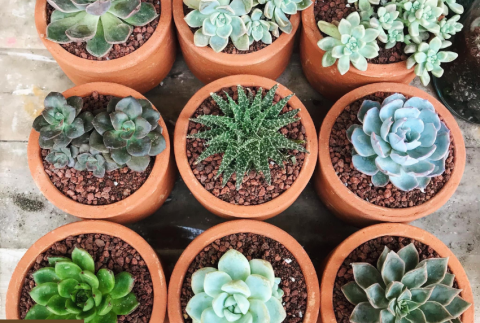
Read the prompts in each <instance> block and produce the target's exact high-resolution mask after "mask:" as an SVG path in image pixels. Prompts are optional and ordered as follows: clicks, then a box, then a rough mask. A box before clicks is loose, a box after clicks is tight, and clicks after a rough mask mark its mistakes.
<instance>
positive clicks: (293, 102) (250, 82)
mask: <svg viewBox="0 0 480 323" xmlns="http://www.w3.org/2000/svg"><path fill="white" fill-rule="evenodd" d="M238 84H241V85H243V86H261V87H263V88H266V89H270V88H271V87H273V86H274V85H275V84H278V85H279V86H278V89H277V92H276V93H277V94H279V95H280V96H281V97H286V96H287V95H289V94H292V92H291V91H290V90H289V89H287V88H286V87H285V86H283V85H282V84H280V83H278V82H276V81H273V80H270V79H267V78H264V77H261V76H255V75H232V76H228V77H225V78H221V79H219V80H216V81H214V82H212V83H209V84H207V85H205V86H204V87H202V88H201V89H200V90H198V91H197V92H196V93H195V95H194V96H192V97H191V98H190V100H189V101H188V102H187V104H186V105H185V107H184V108H183V110H182V112H181V113H180V115H179V117H178V120H177V124H176V126H175V133H174V150H175V159H176V162H177V167H178V169H179V172H180V175H181V176H182V178H183V180H184V182H185V184H186V185H187V187H188V188H189V190H190V191H191V192H192V193H193V194H194V196H195V197H196V199H197V200H199V201H200V203H201V204H204V205H210V206H211V207H212V208H215V209H217V210H219V211H221V213H222V214H224V215H227V216H230V217H232V218H248V219H256V218H259V219H265V218H268V217H271V214H278V213H280V212H281V211H283V210H284V209H286V208H287V207H288V206H290V205H291V204H292V203H293V202H294V201H295V200H296V199H297V197H298V195H299V194H300V193H301V192H302V191H303V189H304V188H305V186H306V185H307V183H308V181H309V179H310V178H311V176H312V174H313V171H314V169H315V166H316V159H317V153H318V148H317V146H318V145H317V138H316V130H315V126H314V124H313V120H312V118H311V117H310V114H309V113H308V111H307V108H306V107H305V106H304V105H303V103H302V102H301V101H300V99H299V98H298V97H297V96H293V97H292V98H291V99H290V100H289V101H288V104H289V105H290V106H291V107H293V108H295V109H300V112H299V113H298V115H299V116H300V118H301V120H302V125H303V126H304V127H305V129H306V133H307V147H306V149H307V150H308V151H309V152H310V153H309V154H307V155H306V157H305V161H304V164H303V166H302V169H301V171H300V174H299V176H298V177H297V179H296V180H295V181H294V182H293V184H292V185H291V187H290V188H288V189H287V190H286V191H285V192H283V193H282V194H281V195H280V196H277V197H276V198H274V199H272V200H271V201H268V202H265V203H263V204H260V205H248V206H245V205H236V204H231V203H228V202H225V201H223V200H221V199H219V198H218V197H216V196H214V195H213V194H212V193H210V192H208V191H207V190H206V189H205V188H204V187H203V185H202V184H201V183H200V182H199V181H198V180H197V178H196V177H195V175H194V174H193V172H192V170H191V168H190V165H189V164H188V159H187V154H186V150H187V145H186V135H187V132H188V124H189V118H190V117H191V116H192V115H193V113H194V112H195V110H196V109H197V108H198V107H199V106H200V104H201V103H202V102H203V101H204V100H205V99H207V98H208V97H209V96H210V94H211V93H212V92H216V91H218V90H220V89H222V88H224V87H231V86H235V85H238Z"/></svg>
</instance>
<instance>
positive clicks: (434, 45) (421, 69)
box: [405, 37, 458, 86]
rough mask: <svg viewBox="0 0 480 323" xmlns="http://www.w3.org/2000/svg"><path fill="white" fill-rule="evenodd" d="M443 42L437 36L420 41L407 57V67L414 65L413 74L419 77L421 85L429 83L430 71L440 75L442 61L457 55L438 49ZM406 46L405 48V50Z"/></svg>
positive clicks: (441, 72)
mask: <svg viewBox="0 0 480 323" xmlns="http://www.w3.org/2000/svg"><path fill="white" fill-rule="evenodd" d="M442 46H443V43H442V40H441V39H440V38H439V37H435V38H433V39H432V40H431V41H430V43H428V44H427V43H421V44H420V45H418V46H416V51H415V52H414V53H413V54H412V55H411V56H410V57H409V58H408V59H407V68H408V69H410V68H412V67H413V66H415V74H416V75H418V76H419V77H420V80H421V81H422V83H423V85H425V86H427V85H428V83H430V74H429V72H431V73H432V74H433V75H434V76H436V77H442V75H443V68H442V67H441V66H440V65H441V64H442V63H449V62H452V61H453V60H455V59H456V58H457V57H458V54H457V53H455V52H449V51H440V49H441V48H442ZM407 50H408V48H405V51H406V52H407Z"/></svg>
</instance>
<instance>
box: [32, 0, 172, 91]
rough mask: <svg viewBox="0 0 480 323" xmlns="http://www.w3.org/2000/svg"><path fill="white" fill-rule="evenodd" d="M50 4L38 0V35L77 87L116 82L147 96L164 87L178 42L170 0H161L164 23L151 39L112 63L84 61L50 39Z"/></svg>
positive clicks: (43, 0)
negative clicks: (47, 34) (150, 92)
mask: <svg viewBox="0 0 480 323" xmlns="http://www.w3.org/2000/svg"><path fill="white" fill-rule="evenodd" d="M46 5H47V0H38V1H37V3H36V5H35V25H36V26H37V32H38V35H39V36H40V39H41V40H42V42H43V44H44V45H45V47H46V48H47V49H48V51H49V52H50V54H52V56H53V58H55V60H56V61H57V63H58V65H60V67H61V69H62V70H63V71H64V72H65V74H67V76H68V77H69V78H70V80H72V82H73V83H75V84H76V85H80V84H85V83H90V82H112V83H118V84H123V85H126V86H128V87H131V88H133V89H135V90H137V91H139V92H141V93H145V92H147V91H149V90H151V89H153V88H154V87H155V86H157V85H158V84H160V82H161V81H162V80H163V79H164V78H165V76H167V74H168V72H169V71H170V69H171V68H172V66H173V62H174V61H175V51H176V42H175V34H174V30H173V29H174V28H173V21H172V4H171V1H170V0H161V15H160V21H159V23H158V26H157V28H156V30H155V32H154V33H153V35H152V36H151V37H150V39H149V40H148V41H147V42H146V43H145V44H143V45H142V46H141V47H140V48H139V49H137V50H136V51H135V52H133V53H131V54H129V55H127V56H124V57H121V58H117V59H113V60H110V61H93V60H87V59H83V58H81V57H78V56H75V55H73V54H70V53H69V52H68V51H66V50H65V49H63V48H62V46H60V45H59V44H57V43H54V42H52V41H49V40H47V39H46V38H45V37H46V30H47V13H46Z"/></svg>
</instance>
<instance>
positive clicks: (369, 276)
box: [352, 262, 385, 289]
mask: <svg viewBox="0 0 480 323" xmlns="http://www.w3.org/2000/svg"><path fill="white" fill-rule="evenodd" d="M352 268H353V276H354V278H355V282H356V283H357V284H358V285H359V286H360V287H361V288H363V289H367V288H368V287H370V286H372V285H373V284H376V283H378V284H380V286H381V287H384V286H385V284H384V282H383V279H382V276H381V274H380V272H379V271H378V270H377V269H376V268H375V267H373V266H372V265H370V264H368V263H361V262H359V263H352Z"/></svg>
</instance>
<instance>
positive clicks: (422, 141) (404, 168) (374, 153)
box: [347, 93, 450, 191]
mask: <svg viewBox="0 0 480 323" xmlns="http://www.w3.org/2000/svg"><path fill="white" fill-rule="evenodd" d="M358 120H360V122H361V123H362V125H357V124H354V125H352V126H351V127H350V128H349V129H348V130H347V137H348V140H350V142H351V143H352V144H353V148H354V149H353V153H352V154H353V156H352V162H353V166H354V167H355V168H356V169H357V170H358V171H360V172H362V173H364V174H366V175H369V176H372V183H373V185H375V186H377V187H382V186H385V185H387V184H388V182H391V183H392V184H393V185H395V186H396V187H397V188H398V189H400V190H402V191H411V190H413V189H416V188H418V189H420V190H422V191H423V190H424V189H425V188H426V187H427V185H428V183H429V182H430V178H432V177H435V176H439V175H441V174H443V172H444V171H445V160H446V159H447V157H448V152H449V147H450V131H449V129H448V128H447V127H446V126H445V124H444V123H443V122H442V121H441V120H440V118H439V116H438V114H437V113H436V112H435V108H434V107H433V105H432V104H431V103H430V102H429V101H428V100H424V99H422V98H418V97H413V98H410V99H408V100H407V99H406V98H405V97H404V96H403V95H402V94H399V93H396V94H393V95H391V96H389V97H387V98H386V99H385V100H384V101H383V103H382V104H380V103H378V102H375V101H370V100H365V101H363V103H362V106H361V107H360V110H359V112H358Z"/></svg>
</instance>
